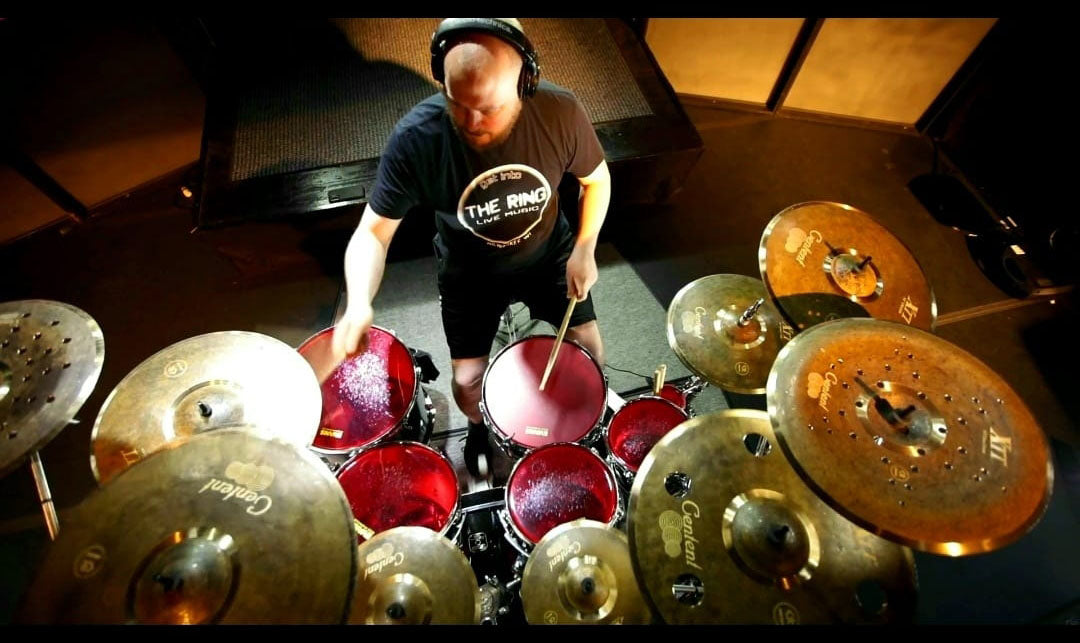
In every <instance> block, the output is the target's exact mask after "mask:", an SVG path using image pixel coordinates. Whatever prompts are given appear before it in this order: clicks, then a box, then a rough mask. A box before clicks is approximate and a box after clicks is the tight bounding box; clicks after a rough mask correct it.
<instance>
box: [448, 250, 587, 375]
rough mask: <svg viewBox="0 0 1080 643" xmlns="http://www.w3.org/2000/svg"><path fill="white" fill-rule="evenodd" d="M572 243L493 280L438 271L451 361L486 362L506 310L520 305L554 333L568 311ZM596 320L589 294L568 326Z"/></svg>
mask: <svg viewBox="0 0 1080 643" xmlns="http://www.w3.org/2000/svg"><path fill="white" fill-rule="evenodd" d="M572 249H573V242H572V240H571V241H570V242H569V243H563V244H559V248H558V249H557V250H556V251H555V252H553V253H551V254H550V255H549V256H548V257H546V258H544V259H542V260H540V261H539V262H537V263H536V264H534V265H533V266H531V267H530V268H528V269H526V270H523V271H521V272H518V273H515V274H512V275H506V276H492V275H489V274H485V273H483V272H477V273H465V274H455V275H453V276H452V277H451V276H450V275H448V274H444V273H442V272H440V274H439V301H440V303H441V307H442V321H443V330H444V331H445V332H446V343H447V344H449V346H450V357H451V358H452V359H464V358H468V357H487V356H488V355H489V354H490V353H491V344H492V342H493V341H494V339H495V333H496V332H497V331H498V329H499V318H500V316H501V315H502V313H503V311H505V310H506V307H507V306H509V305H510V304H512V303H514V302H522V303H524V304H525V305H526V306H528V307H529V312H530V313H531V315H532V318H533V319H542V320H544V321H546V322H548V323H549V324H551V325H552V326H554V327H555V328H556V329H557V328H558V327H559V326H560V325H561V324H562V319H563V316H564V315H566V307H567V306H568V305H569V304H570V300H569V299H567V298H566V261H567V259H569V258H570V251H571V250H572ZM595 320H596V313H595V312H594V310H593V300H592V293H590V294H589V295H588V297H586V298H585V301H579V302H578V303H577V304H576V305H575V306H574V313H573V314H572V315H571V316H570V327H571V328H573V327H574V326H580V325H581V324H585V323H588V322H590V321H595Z"/></svg>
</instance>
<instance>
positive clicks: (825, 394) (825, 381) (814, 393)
mask: <svg viewBox="0 0 1080 643" xmlns="http://www.w3.org/2000/svg"><path fill="white" fill-rule="evenodd" d="M838 381H839V380H837V379H836V374H835V373H832V372H829V373H825V376H824V377H822V376H821V375H820V374H819V373H810V374H809V375H807V376H806V395H807V396H808V397H811V398H813V399H815V400H817V401H818V406H820V407H821V408H822V409H824V410H826V411H828V410H829V398H830V397H831V395H830V393H829V390H830V389H831V388H832V386H833V384H836V383H837V382H838Z"/></svg>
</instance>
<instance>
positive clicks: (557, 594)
mask: <svg viewBox="0 0 1080 643" xmlns="http://www.w3.org/2000/svg"><path fill="white" fill-rule="evenodd" d="M521 602H522V606H523V607H524V609H525V618H526V619H527V620H528V622H529V623H533V624H547V625H555V624H560V623H561V624H578V625H580V624H602V623H609V624H620V625H621V624H627V625H629V624H647V623H649V622H650V621H651V620H652V614H651V613H650V611H649V607H648V605H647V604H646V602H645V599H644V597H642V595H641V591H640V589H639V588H638V584H637V579H636V578H635V577H634V569H633V566H632V564H631V562H630V550H629V547H628V545H627V541H626V535H625V534H624V533H623V532H622V531H620V530H618V529H615V528H614V527H611V526H609V525H606V524H604V523H601V522H597V521H595V520H588V519H585V518H579V519H578V520H574V521H571V522H568V523H565V524H562V525H559V526H558V527H556V528H555V529H552V530H551V531H549V532H548V533H547V534H545V535H544V537H543V538H542V539H541V540H540V542H539V543H538V544H537V546H536V549H534V550H533V552H532V555H531V556H529V561H528V563H526V565H525V571H524V572H523V573H522V577H521Z"/></svg>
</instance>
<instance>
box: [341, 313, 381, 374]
mask: <svg viewBox="0 0 1080 643" xmlns="http://www.w3.org/2000/svg"><path fill="white" fill-rule="evenodd" d="M374 320H375V311H374V310H373V309H372V308H371V304H369V303H366V302H357V303H356V304H349V305H348V307H346V308H345V315H343V316H342V318H341V320H340V321H338V323H337V325H336V326H334V359H335V360H336V361H338V362H339V363H340V362H341V361H344V360H345V358H347V357H349V356H350V355H355V354H356V353H360V352H363V351H364V350H365V349H366V348H367V343H368V331H369V330H371V324H372V323H374Z"/></svg>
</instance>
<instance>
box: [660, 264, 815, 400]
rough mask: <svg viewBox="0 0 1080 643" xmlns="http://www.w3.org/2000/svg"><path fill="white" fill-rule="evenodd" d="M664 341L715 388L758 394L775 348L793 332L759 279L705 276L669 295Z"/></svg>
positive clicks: (762, 388)
mask: <svg viewBox="0 0 1080 643" xmlns="http://www.w3.org/2000/svg"><path fill="white" fill-rule="evenodd" d="M667 333H668V344H670V345H671V350H673V351H675V354H676V355H678V357H679V359H680V360H682V363H683V364H685V365H686V367H687V368H688V369H690V370H691V371H693V372H694V373H696V374H697V375H699V376H701V377H703V378H705V379H706V380H708V381H709V382H711V383H712V384H715V385H716V386H719V387H720V388H723V389H727V390H729V391H734V392H736V393H764V392H765V380H766V379H767V378H768V377H769V369H770V368H772V363H773V360H774V359H776V354H777V353H778V352H779V351H780V347H781V346H783V345H784V343H785V342H787V341H788V340H789V339H791V338H792V337H793V336H794V335H795V329H793V328H792V327H791V326H789V325H788V324H787V323H786V322H785V321H784V320H783V318H782V317H781V316H780V313H779V312H778V311H777V310H776V308H775V307H774V306H773V305H772V303H771V302H770V301H769V294H768V293H767V292H766V291H765V286H764V285H763V284H762V283H761V281H760V280H759V279H754V278H753V277H746V276H743V275H710V276H708V277H702V278H701V279H698V280H696V281H692V282H690V283H689V284H687V285H685V286H683V288H682V290H680V291H679V292H678V294H676V295H675V298H674V299H672V300H671V305H670V306H669V307H668V316H667Z"/></svg>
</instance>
